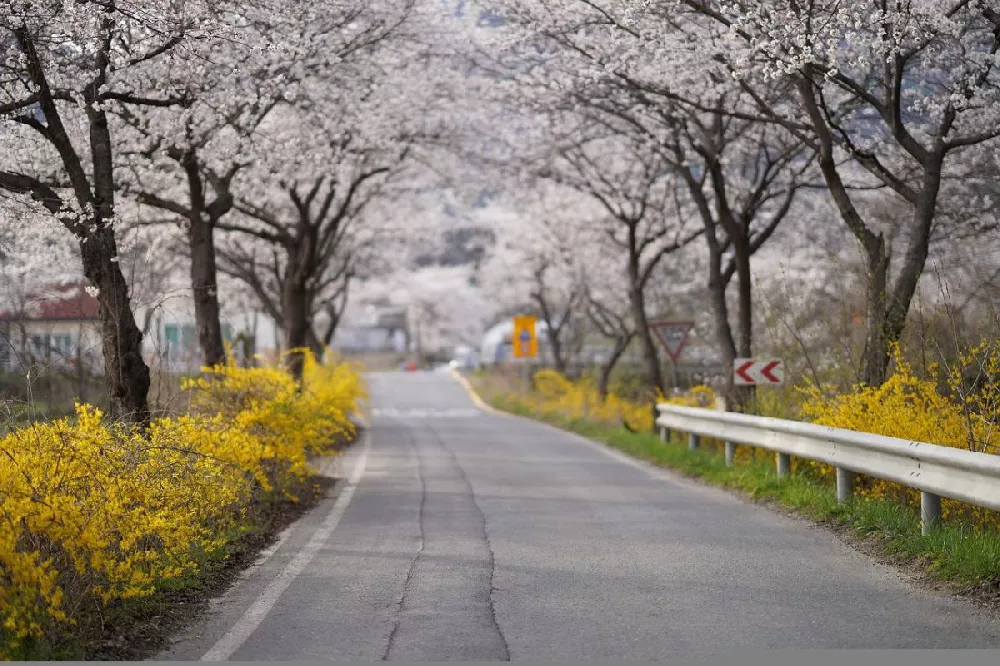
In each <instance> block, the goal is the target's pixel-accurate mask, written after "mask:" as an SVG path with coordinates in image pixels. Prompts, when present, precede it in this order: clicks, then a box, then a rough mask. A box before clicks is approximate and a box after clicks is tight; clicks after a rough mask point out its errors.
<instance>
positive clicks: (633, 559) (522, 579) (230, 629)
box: [158, 373, 1000, 661]
mask: <svg viewBox="0 0 1000 666" xmlns="http://www.w3.org/2000/svg"><path fill="white" fill-rule="evenodd" d="M370 382H371V383H370V386H371V389H372V393H373V406H374V408H375V410H374V411H373V418H372V428H371V431H370V437H369V438H368V439H367V441H366V442H363V443H361V444H359V445H358V446H355V447H354V448H353V449H352V450H351V451H350V452H349V453H348V454H347V455H345V456H343V457H342V458H339V459H337V464H338V468H339V469H340V470H341V471H340V472H338V476H340V475H343V476H345V477H349V476H351V475H353V480H354V483H345V484H343V486H342V488H341V490H340V493H339V496H338V497H336V498H331V499H330V500H327V501H325V502H324V503H323V504H321V505H320V506H319V507H317V509H316V510H314V511H313V512H311V513H310V514H309V515H308V516H307V517H306V518H304V519H303V520H302V521H300V522H299V523H298V524H297V525H295V526H294V527H293V528H292V529H290V530H289V531H288V532H287V533H286V534H285V535H283V540H282V541H281V542H280V543H279V545H278V546H277V547H276V548H275V549H273V550H272V552H270V553H267V554H265V556H264V557H262V560H261V561H260V562H259V563H258V565H257V566H255V567H253V568H251V569H250V570H248V571H247V572H246V574H245V575H244V576H243V577H242V579H241V580H240V582H239V583H237V584H236V585H235V586H234V587H233V588H232V589H231V590H230V591H229V593H227V594H226V595H225V596H224V597H223V598H221V599H219V600H218V601H217V602H216V603H215V604H214V605H213V608H212V610H211V611H210V612H209V613H208V615H207V617H204V618H202V619H200V620H199V621H198V622H197V623H196V624H195V625H194V626H193V627H192V628H191V629H190V630H189V631H188V632H187V633H185V634H184V635H183V636H181V637H179V639H178V641H177V642H176V644H175V645H174V646H173V648H172V649H171V650H170V651H168V652H166V653H164V654H162V655H160V656H159V657H158V658H160V659H169V660H198V659H209V660H218V659H232V660H276V661H288V660H300V659H330V660H365V661H367V660H383V659H387V660H397V659H407V660H414V661H443V660H475V661H497V660H508V659H512V660H518V659H541V660H566V659H586V660H592V659H601V658H604V659H646V660H666V659H670V660H674V659H686V658H699V657H706V656H710V655H718V654H719V653H722V652H729V651H732V650H735V649H782V648H987V647H1000V625H998V623H997V622H995V621H993V620H991V619H989V618H987V617H986V616H984V615H983V614H981V613H980V612H979V611H977V610H976V609H975V608H973V607H972V606H971V605H967V604H965V603H964V602H959V601H955V600H951V599H947V598H944V597H942V596H938V595H935V594H932V593H929V592H925V591H922V590H919V589H917V588H916V587H914V586H912V585H910V584H909V583H907V582H906V581H905V580H904V579H903V578H902V577H901V576H900V575H898V574H897V573H895V572H894V571H893V570H891V569H889V568H886V567H883V566H881V565H878V564H876V563H874V562H873V561H872V560H870V559H868V558H867V557H865V556H863V555H861V554H859V553H857V552H856V551H854V550H852V549H850V548H849V547H847V546H845V545H843V544H842V543H841V542H840V541H838V540H837V539H836V537H834V536H833V535H832V534H830V533H828V532H826V531H824V530H823V529H821V528H816V527H811V526H809V525H807V524H806V523H804V522H801V521H798V520H796V519H792V518H788V517H784V516H781V515H778V514H776V513H773V512H771V511H768V510H767V509H764V508H762V507H757V506H753V505H749V504H746V503H743V502H741V501H739V500H737V499H735V498H734V497H732V496H731V495H729V494H727V493H724V492H721V491H717V490H714V489H709V488H705V487H702V486H700V485H697V484H694V483H692V482H688V481H684V480H681V479H679V478H676V477H674V476H672V475H671V474H669V473H667V472H663V471H661V470H656V469H653V468H651V467H648V466H646V465H645V464H642V463H637V462H633V461H631V460H630V459H628V458H625V457H624V456H622V455H620V454H617V453H614V452H611V451H609V450H608V449H606V448H604V447H602V446H599V445H597V444H593V443H590V442H587V441H586V440H583V439H581V438H578V437H575V436H573V435H568V434H564V433H561V432H559V431H557V430H555V429H553V428H549V427H547V426H544V425H539V424H535V423H532V422H529V421H526V420H523V419H518V418H515V417H505V416H497V415H489V414H486V413H484V412H480V411H478V410H477V409H476V408H475V406H474V404H473V402H472V401H471V400H470V398H469V396H468V395H467V394H466V393H465V391H464V389H463V388H462V387H461V386H460V385H459V384H458V383H456V382H455V381H454V380H453V379H451V378H450V377H449V376H447V375H442V374H434V373H416V374H406V373H391V374H380V375H372V376H371V378H370Z"/></svg>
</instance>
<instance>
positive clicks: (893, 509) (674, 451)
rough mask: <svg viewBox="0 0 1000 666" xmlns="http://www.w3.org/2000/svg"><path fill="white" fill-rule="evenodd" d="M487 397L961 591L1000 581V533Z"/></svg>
mask: <svg viewBox="0 0 1000 666" xmlns="http://www.w3.org/2000/svg"><path fill="white" fill-rule="evenodd" d="M484 399H485V400H487V402H489V403H490V404H492V405H493V407H495V408H497V409H500V410H503V411H506V412H509V413H513V414H518V415H520V416H525V417H528V418H533V419H536V420H540V421H544V422H546V423H549V424H551V425H554V426H556V427H559V428H562V429H564V430H569V431H572V432H575V433H577V434H580V435H583V436H584V437H587V438H589V439H592V440H595V441H599V442H603V443H604V444H607V445H609V446H612V447H614V448H616V449H618V450H620V451H623V452H624V453H627V454H629V455H631V456H633V457H635V458H638V459H641V460H645V461H647V462H650V463H653V464H655V465H658V466H661V467H666V468H670V469H672V470H675V471H677V472H679V473H680V474H683V475H685V476H688V477H692V478H696V479H700V480H702V481H705V482H707V483H710V484H713V485H716V486H720V487H723V488H728V489H732V490H736V491H740V492H742V493H744V494H745V495H746V496H748V497H750V498H752V499H754V500H768V501H771V502H774V503H775V504H777V505H778V506H781V507H783V508H785V509H788V510H791V511H794V512H795V513H798V514H800V515H803V516H806V517H808V518H811V519H813V520H816V521H818V522H822V523H826V524H829V525H833V526H838V527H841V528H845V529H846V530H847V531H848V533H849V534H850V535H852V536H854V537H856V538H859V539H863V540H864V541H865V543H867V544H870V545H871V546H873V547H874V548H875V549H876V552H878V553H880V554H882V555H884V556H887V557H890V558H892V559H893V560H895V561H898V562H900V563H908V564H912V565H915V566H919V567H920V568H921V569H922V570H923V571H924V572H925V573H926V574H927V575H928V576H929V577H930V578H932V579H934V580H938V581H941V582H945V583H948V584H950V585H952V586H953V587H955V588H956V589H957V588H970V587H976V586H981V585H983V584H984V583H994V582H997V581H1000V533H997V532H996V531H995V530H982V529H977V528H975V527H974V526H972V525H971V524H963V523H959V522H947V523H945V524H943V525H942V526H941V527H940V528H939V529H937V530H935V531H934V532H933V533H931V534H928V535H923V534H921V530H920V514H919V511H917V510H916V509H914V508H911V507H906V506H903V505H900V504H897V503H894V502H890V501H884V500H866V499H855V500H853V501H851V502H848V503H845V504H841V503H838V502H837V497H836V491H835V489H834V488H833V487H831V486H830V485H828V484H825V483H822V482H820V481H818V480H816V479H814V478H811V477H808V476H805V475H803V474H799V473H793V474H791V475H790V476H788V477H787V478H785V479H779V478H778V476H777V470H776V468H775V465H774V464H773V463H770V462H767V461H764V460H759V461H754V462H750V463H747V464H742V465H734V466H733V467H726V464H725V458H724V456H723V455H722V454H721V453H720V452H719V451H717V450H711V449H703V450H696V451H690V450H688V448H687V444H686V443H681V442H680V441H673V442H670V443H663V442H661V441H660V438H659V437H658V436H657V435H656V434H654V433H633V432H630V431H628V430H626V429H624V428H617V427H611V426H607V425H602V424H599V423H594V422H592V421H587V420H584V419H574V418H566V417H564V416H560V415H555V414H550V413H541V412H537V411H535V410H531V409H529V408H527V407H525V406H524V405H523V404H522V403H521V402H520V401H519V400H518V399H516V398H515V399H510V398H508V397H506V396H503V395H493V396H484Z"/></svg>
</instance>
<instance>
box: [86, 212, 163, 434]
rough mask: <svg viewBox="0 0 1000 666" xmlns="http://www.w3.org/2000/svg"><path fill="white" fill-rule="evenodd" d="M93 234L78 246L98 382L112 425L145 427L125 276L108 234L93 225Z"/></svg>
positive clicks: (145, 383) (145, 372) (136, 333)
mask: <svg viewBox="0 0 1000 666" xmlns="http://www.w3.org/2000/svg"><path fill="white" fill-rule="evenodd" d="M95 226H96V230H95V231H93V232H92V233H91V234H90V235H89V236H88V237H87V239H86V241H81V242H80V251H81V254H82V256H83V272H84V275H85V276H86V277H87V279H88V280H89V281H90V283H91V284H92V285H93V286H95V287H97V289H98V294H99V295H98V302H99V304H100V305H99V308H100V319H101V349H102V351H103V353H104V380H105V383H106V385H107V387H108V391H109V394H110V395H109V398H110V399H109V412H110V416H111V417H112V418H113V419H115V420H120V421H125V422H128V423H135V424H139V425H145V424H146V423H148V422H149V416H150V414H149V403H148V401H147V396H148V393H149V385H150V377H149V367H148V366H147V365H146V362H145V361H144V360H143V358H142V331H140V330H139V327H138V326H137V325H136V323H135V317H134V315H133V314H132V307H131V303H130V300H129V294H128V285H127V284H126V283H125V276H124V275H122V272H121V270H120V269H119V267H118V263H117V258H118V247H117V244H116V242H115V236H114V230H113V229H112V228H111V227H110V226H109V225H107V224H106V223H102V222H98V223H96V225H95Z"/></svg>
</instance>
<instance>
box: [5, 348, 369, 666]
mask: <svg viewBox="0 0 1000 666" xmlns="http://www.w3.org/2000/svg"><path fill="white" fill-rule="evenodd" d="M206 374H207V375H208V376H207V377H203V378H200V379H197V380H193V381H190V382H188V383H187V386H186V388H187V389H188V390H189V391H191V392H192V393H193V400H192V409H191V410H190V413H188V414H187V415H184V416H180V417H171V418H160V419H156V420H154V421H153V422H152V423H151V424H150V427H149V430H148V432H145V433H140V432H138V431H136V430H134V429H126V428H123V427H119V426H116V425H114V424H107V423H105V422H103V421H102V416H103V415H102V414H101V412H100V411H99V410H97V409H95V408H93V407H90V406H87V405H78V406H77V410H76V417H75V418H72V419H70V418H66V419H60V420H58V421H52V422H47V423H36V424H33V425H31V426H28V427H26V428H22V429H19V430H15V431H13V432H11V433H9V434H7V435H5V436H4V437H2V438H0V460H2V463H0V658H7V659H9V658H15V657H17V656H18V655H19V654H23V650H24V648H25V646H26V645H27V644H29V643H30V642H31V641H34V640H37V639H39V638H41V637H42V636H43V635H45V634H46V633H51V632H53V631H55V632H58V631H67V630H72V627H73V626H75V625H77V624H78V620H79V619H80V617H81V613H82V612H83V611H85V610H86V609H88V608H92V607H93V606H94V604H107V603H109V602H112V601H114V600H124V599H128V598H132V597H142V596H148V595H150V594H152V593H153V592H155V591H156V589H157V588H158V586H160V585H162V584H163V583H166V582H168V581H170V580H172V579H178V578H181V577H183V576H186V575H190V574H191V573H193V572H194V571H196V570H197V568H198V563H199V562H200V561H204V559H205V557H206V556H209V555H210V554H211V553H213V552H218V549H219V548H220V547H222V546H224V545H225V544H226V542H227V541H228V540H229V539H231V538H233V536H232V535H233V534H234V533H235V529H234V528H237V527H239V526H240V525H241V522H242V521H243V520H244V516H245V515H246V512H247V510H248V508H249V507H250V505H251V503H252V502H253V501H254V500H255V498H259V497H261V496H262V495H263V494H265V493H274V492H279V493H281V494H282V495H284V496H286V497H289V492H290V491H289V489H290V488H292V487H295V486H294V484H292V483H290V482H291V481H293V480H294V479H300V480H301V479H305V478H307V477H308V474H309V468H308V464H307V456H308V454H309V453H323V452H325V451H326V450H327V448H328V447H329V446H330V445H331V444H332V443H333V442H334V441H335V438H337V437H338V436H345V435H350V434H351V432H352V428H353V425H352V423H351V421H350V420H349V415H350V414H351V412H352V411H354V410H356V409H357V408H358V407H359V406H360V401H361V400H363V399H364V387H363V385H362V381H361V377H360V374H359V373H358V371H357V370H356V369H355V368H354V367H352V366H350V365H347V364H344V363H338V362H332V363H327V364H320V363H318V362H316V360H315V359H314V358H312V357H311V356H310V357H308V358H307V360H306V367H305V372H304V377H303V382H302V386H301V390H300V388H299V387H298V386H297V385H296V383H295V382H294V381H293V380H292V378H291V377H290V376H288V375H287V374H286V373H285V372H284V371H283V370H281V369H279V368H239V367H236V366H235V365H234V364H233V363H232V362H230V363H229V364H228V365H226V366H223V367H220V368H216V369H213V370H211V371H209V370H206ZM290 499H295V498H294V497H290Z"/></svg>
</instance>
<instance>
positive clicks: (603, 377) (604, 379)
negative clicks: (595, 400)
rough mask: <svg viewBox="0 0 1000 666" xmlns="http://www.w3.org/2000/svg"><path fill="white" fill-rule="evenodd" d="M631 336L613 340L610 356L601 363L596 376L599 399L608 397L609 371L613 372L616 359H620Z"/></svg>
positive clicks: (616, 363) (616, 362)
mask: <svg viewBox="0 0 1000 666" xmlns="http://www.w3.org/2000/svg"><path fill="white" fill-rule="evenodd" d="M632 337H633V336H631V335H630V336H628V337H627V338H619V339H618V340H616V341H615V346H614V348H613V349H612V350H611V356H610V357H608V360H607V361H605V362H604V363H602V364H601V372H600V375H599V376H598V378H597V394H598V395H599V396H601V400H602V401H603V400H607V399H608V390H609V387H610V385H611V373H612V372H614V370H615V366H617V365H618V361H620V360H621V357H622V354H624V353H625V350H626V349H628V345H629V343H630V342H632Z"/></svg>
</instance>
